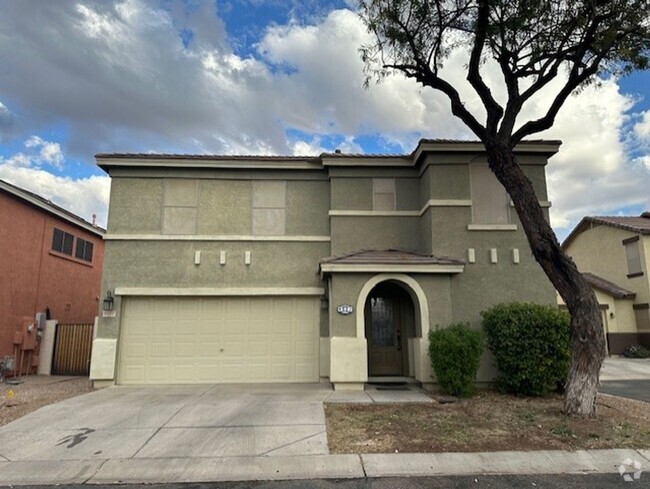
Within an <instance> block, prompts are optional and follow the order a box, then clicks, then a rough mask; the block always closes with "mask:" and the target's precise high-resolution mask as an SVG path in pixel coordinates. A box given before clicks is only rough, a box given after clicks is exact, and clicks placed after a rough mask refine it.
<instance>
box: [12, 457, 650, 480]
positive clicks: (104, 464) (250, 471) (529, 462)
mask: <svg viewBox="0 0 650 489" xmlns="http://www.w3.org/2000/svg"><path fill="white" fill-rule="evenodd" d="M627 459H630V460H637V461H638V462H640V463H641V466H642V468H641V470H642V471H646V472H648V471H650V450H632V449H612V450H578V451H575V452H569V451H565V450H543V451H535V452H514V451H513V452H478V453H412V454H403V453H399V454H365V455H302V456H277V457H274V456H269V457H209V458H208V457H206V458H198V457H194V458H158V459H155V458H149V459H147V458H139V459H111V460H61V461H59V460H55V461H53V460H43V461H39V460H34V461H18V462H0V485H3V486H14V485H37V484H43V485H48V484H118V483H148V484H152V483H182V482H226V481H247V480H249V481H263V480H299V479H364V478H377V477H432V476H458V475H530V474H548V475H552V474H588V473H591V474H599V473H600V474H619V467H620V466H621V464H623V462H624V461H625V460H627ZM648 477H650V474H648Z"/></svg>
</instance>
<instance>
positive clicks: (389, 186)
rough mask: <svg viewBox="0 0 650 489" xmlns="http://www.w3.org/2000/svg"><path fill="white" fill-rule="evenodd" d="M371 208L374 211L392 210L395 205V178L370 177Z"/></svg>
mask: <svg viewBox="0 0 650 489" xmlns="http://www.w3.org/2000/svg"><path fill="white" fill-rule="evenodd" d="M372 208H373V210H376V211H394V210H395V208H396V205H395V179H394V178H373V179H372Z"/></svg>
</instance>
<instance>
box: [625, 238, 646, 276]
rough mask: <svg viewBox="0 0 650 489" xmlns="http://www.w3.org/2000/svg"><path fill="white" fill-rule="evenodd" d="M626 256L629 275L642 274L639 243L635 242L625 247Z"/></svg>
mask: <svg viewBox="0 0 650 489" xmlns="http://www.w3.org/2000/svg"><path fill="white" fill-rule="evenodd" d="M625 256H626V258H627V273H628V274H629V275H632V274H636V273H642V272H643V270H642V269H641V254H640V253H639V242H638V241H633V242H631V243H627V244H626V245H625Z"/></svg>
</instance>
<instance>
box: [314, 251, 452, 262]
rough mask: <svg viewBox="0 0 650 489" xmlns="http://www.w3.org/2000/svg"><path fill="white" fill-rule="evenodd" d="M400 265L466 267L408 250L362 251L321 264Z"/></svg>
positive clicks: (323, 260) (441, 258)
mask: <svg viewBox="0 0 650 489" xmlns="http://www.w3.org/2000/svg"><path fill="white" fill-rule="evenodd" d="M325 263H336V264H360V265H361V264H363V265H379V264H382V265H383V264H391V265H392V264H400V265H464V264H465V262H464V261H463V260H459V259H457V258H452V257H448V256H435V255H425V254H423V253H416V252H414V251H406V250H396V249H389V250H362V251H357V252H354V253H349V254H347V255H342V256H330V257H327V258H323V259H322V260H321V264H325Z"/></svg>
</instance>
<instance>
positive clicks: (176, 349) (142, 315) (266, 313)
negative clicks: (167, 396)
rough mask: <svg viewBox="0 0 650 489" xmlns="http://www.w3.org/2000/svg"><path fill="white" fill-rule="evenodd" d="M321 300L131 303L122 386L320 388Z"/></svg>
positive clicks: (122, 350)
mask: <svg viewBox="0 0 650 489" xmlns="http://www.w3.org/2000/svg"><path fill="white" fill-rule="evenodd" d="M318 304H319V302H318V299H315V298H304V297H264V298H252V297H241V298H237V297H223V298H182V297H173V298H172V297H166V298H155V297H151V298H149V297H147V298H140V297H138V298H135V297H129V298H126V299H125V301H124V308H123V315H122V326H121V332H120V345H119V363H118V372H117V382H118V383H119V384H185V383H212V382H214V383H220V382H315V381H318V371H319V369H318V336H319V327H318V323H319V307H318Z"/></svg>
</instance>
